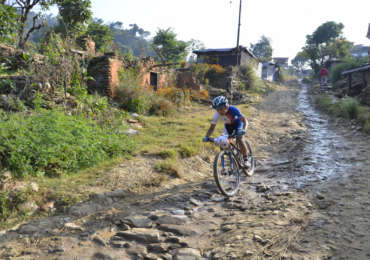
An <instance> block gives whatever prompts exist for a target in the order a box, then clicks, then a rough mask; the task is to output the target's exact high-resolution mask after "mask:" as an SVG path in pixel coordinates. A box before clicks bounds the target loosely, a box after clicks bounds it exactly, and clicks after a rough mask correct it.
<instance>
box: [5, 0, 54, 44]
mask: <svg viewBox="0 0 370 260" xmlns="http://www.w3.org/2000/svg"><path fill="white" fill-rule="evenodd" d="M54 3H55V0H12V1H10V6H13V7H15V8H16V10H17V12H18V13H19V16H18V48H21V49H24V47H25V44H26V42H27V40H28V38H29V37H30V35H31V34H32V32H33V31H35V30H38V29H40V28H41V27H42V26H43V25H44V21H43V20H42V21H40V16H41V12H38V13H36V14H35V15H34V16H33V18H32V26H31V28H29V29H28V30H25V29H26V24H27V20H28V17H29V15H30V12H31V10H32V9H34V8H35V7H39V8H41V10H47V9H49V7H50V6H51V5H52V4H54ZM26 31H27V32H26Z"/></svg>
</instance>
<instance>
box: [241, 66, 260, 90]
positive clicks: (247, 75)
mask: <svg viewBox="0 0 370 260" xmlns="http://www.w3.org/2000/svg"><path fill="white" fill-rule="evenodd" d="M240 73H241V78H242V80H243V81H245V84H246V86H245V87H246V89H258V88H260V87H261V86H262V85H263V82H262V80H261V79H260V78H259V77H257V75H256V72H255V71H254V69H253V66H252V65H251V64H245V65H243V66H241V67H240Z"/></svg>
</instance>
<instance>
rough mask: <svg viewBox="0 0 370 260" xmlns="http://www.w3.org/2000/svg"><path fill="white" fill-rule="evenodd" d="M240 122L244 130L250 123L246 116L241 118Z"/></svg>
mask: <svg viewBox="0 0 370 260" xmlns="http://www.w3.org/2000/svg"><path fill="white" fill-rule="evenodd" d="M240 121H241V122H242V123H243V129H244V130H245V129H246V128H247V126H248V121H247V120H246V119H245V117H244V116H241V117H240Z"/></svg>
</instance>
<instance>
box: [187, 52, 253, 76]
mask: <svg viewBox="0 0 370 260" xmlns="http://www.w3.org/2000/svg"><path fill="white" fill-rule="evenodd" d="M193 53H195V54H196V55H197V63H209V64H219V65H221V66H223V67H227V66H241V65H244V64H251V65H252V66H253V68H254V69H255V70H256V71H257V70H258V66H259V62H258V59H257V58H256V56H254V55H253V53H252V52H250V51H249V50H248V49H247V48H246V47H243V46H240V47H239V49H237V48H236V47H235V48H224V49H205V50H197V51H193Z"/></svg>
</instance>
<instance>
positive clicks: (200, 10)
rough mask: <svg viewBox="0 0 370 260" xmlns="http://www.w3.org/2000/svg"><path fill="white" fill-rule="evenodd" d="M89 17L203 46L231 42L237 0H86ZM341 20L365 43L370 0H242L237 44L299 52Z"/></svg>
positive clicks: (279, 54) (277, 54)
mask: <svg viewBox="0 0 370 260" xmlns="http://www.w3.org/2000/svg"><path fill="white" fill-rule="evenodd" d="M91 2H92V11H93V16H94V17H96V18H101V19H103V20H104V21H105V22H116V21H120V22H122V23H123V26H124V27H125V28H128V27H129V24H132V23H136V24H137V25H138V26H139V27H141V28H143V29H145V30H146V31H149V32H150V33H151V37H154V35H155V33H156V31H157V30H158V29H167V28H169V27H170V28H172V29H173V31H174V32H175V33H176V34H177V39H178V40H183V41H189V40H190V39H196V40H199V41H201V42H203V43H204V45H205V47H206V48H230V47H235V46H236V41H237V26H238V15H239V3H240V2H239V0H91ZM327 21H334V22H337V23H338V22H341V23H343V24H344V30H343V33H344V36H345V37H346V38H347V39H348V40H349V41H352V42H354V43H356V44H365V45H370V40H369V39H367V38H366V33H367V29H368V24H369V23H370V0H352V1H348V0H242V15H241V28H240V45H243V46H246V47H250V44H251V43H257V42H258V41H259V39H260V38H261V36H262V35H265V36H267V37H268V38H269V39H270V40H271V44H272V48H273V57H289V58H290V59H292V58H294V56H295V55H296V54H297V52H299V51H300V50H301V49H302V47H303V46H304V44H305V40H306V35H307V34H312V33H313V32H314V31H315V30H316V28H317V27H318V26H320V25H321V24H323V23H325V22H327Z"/></svg>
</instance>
